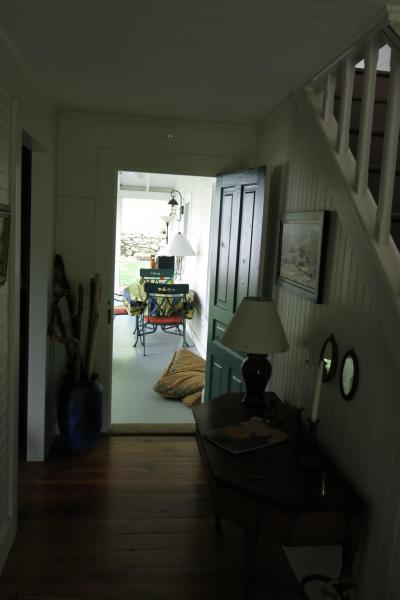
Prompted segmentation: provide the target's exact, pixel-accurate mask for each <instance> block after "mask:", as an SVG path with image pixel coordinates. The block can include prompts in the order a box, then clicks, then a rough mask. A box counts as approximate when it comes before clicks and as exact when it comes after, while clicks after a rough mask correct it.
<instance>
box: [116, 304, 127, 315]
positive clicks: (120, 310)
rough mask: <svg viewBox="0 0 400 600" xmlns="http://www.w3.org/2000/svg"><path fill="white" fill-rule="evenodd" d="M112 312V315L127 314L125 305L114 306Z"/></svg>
mask: <svg viewBox="0 0 400 600" xmlns="http://www.w3.org/2000/svg"><path fill="white" fill-rule="evenodd" d="M113 314H114V315H127V314H128V312H127V310H126V308H125V306H114V308H113Z"/></svg>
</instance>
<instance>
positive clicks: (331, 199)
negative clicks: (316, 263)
mask: <svg viewBox="0 0 400 600" xmlns="http://www.w3.org/2000/svg"><path fill="white" fill-rule="evenodd" d="M286 109H287V110H288V111H289V112H292V116H293V117H294V118H295V129H294V130H293V135H292V136H289V138H288V137H287V136H286V133H287V127H286V124H287V123H286V122H285V121H283V122H282V125H283V128H284V131H285V136H286V137H285V139H286V142H285V140H284V139H283V140H282V145H280V159H282V158H283V159H284V161H286V160H288V159H290V164H289V169H288V173H289V175H288V181H287V191H286V192H285V193H283V194H281V198H279V196H278V195H277V197H276V199H275V200H276V202H280V211H281V212H288V211H310V210H322V209H324V210H329V211H331V225H330V233H329V244H328V253H327V265H326V270H325V284H324V296H323V303H322V304H319V305H317V304H314V303H312V302H309V301H307V300H305V299H304V298H302V297H301V296H298V295H296V294H293V293H290V292H289V291H286V290H284V289H282V288H279V287H277V286H275V290H274V293H275V298H276V302H277V306H278V310H279V313H280V315H281V317H282V321H283V324H284V327H285V330H286V332H287V335H288V338H289V344H290V349H289V351H288V352H287V353H285V354H282V355H277V356H275V357H274V359H273V375H272V381H271V387H272V389H274V390H275V391H276V392H277V393H278V394H279V396H280V397H281V398H283V399H285V400H287V401H289V402H293V400H294V396H295V392H296V381H295V377H294V374H295V367H296V365H297V363H298V361H299V360H300V361H304V356H305V353H304V346H305V344H308V345H309V347H310V349H311V355H312V359H313V360H314V362H315V365H314V368H313V369H312V370H308V371H307V370H306V378H305V384H304V389H303V390H302V396H303V401H304V404H305V407H306V410H305V413H306V414H307V415H309V414H310V400H311V397H312V389H313V385H314V376H315V370H316V363H317V361H318V356H319V352H320V349H321V346H322V343H323V341H324V339H325V338H326V337H328V336H329V335H330V334H331V333H333V334H334V335H335V337H336V339H337V342H338V346H339V361H340V360H341V357H342V356H343V353H344V352H345V351H346V350H347V349H350V348H353V349H354V350H355V351H356V353H357V355H358V357H359V364H360V381H359V388H358V391H357V394H356V396H355V398H354V400H352V401H350V402H345V401H344V400H343V399H342V398H341V396H340V392H339V385H338V375H336V376H335V377H334V379H333V380H332V381H330V382H328V383H326V384H323V386H322V397H321V408H320V420H321V422H320V426H319V435H320V438H321V440H322V442H323V444H324V445H325V446H326V447H327V448H328V450H329V452H330V453H331V455H332V456H333V457H334V459H335V460H336V462H337V463H338V465H339V466H340V467H341V469H343V471H344V472H345V473H346V474H347V476H348V477H349V479H350V480H351V482H352V483H353V485H354V486H355V488H356V489H357V490H358V492H359V493H360V495H361V497H362V498H363V499H364V500H365V502H366V506H367V514H366V518H365V523H364V530H363V540H362V547H361V551H360V553H359V557H358V558H359V574H358V586H359V587H358V591H357V598H359V599H360V600H361V599H362V600H375V599H376V600H378V599H379V600H393V599H394V598H397V597H399V596H400V572H399V569H398V565H399V564H400V535H399V528H400V479H399V477H398V464H399V462H400V403H399V372H398V368H397V366H396V363H395V361H394V360H393V355H392V354H391V352H390V350H389V346H388V340H387V339H386V338H385V335H384V333H383V331H384V329H383V328H382V327H381V323H382V319H384V318H385V315H382V314H380V311H379V305H378V304H377V302H376V301H375V297H374V289H371V288H370V287H368V286H367V284H366V280H365V277H364V274H363V263H364V261H368V257H366V256H363V257H361V256H357V255H356V254H355V252H354V249H353V246H352V240H351V239H349V238H348V237H347V236H346V234H345V232H344V228H343V226H342V224H341V223H340V221H339V219H338V215H337V213H336V212H335V189H332V188H328V186H327V184H326V182H325V180H324V176H323V169H324V165H323V164H321V163H320V157H319V153H318V148H314V147H312V143H311V140H310V136H309V132H307V130H306V129H305V127H304V126H303V124H302V121H301V118H300V117H299V116H298V113H297V111H296V109H295V107H294V106H292V107H290V105H289V104H288V105H287V107H286ZM284 114H285V110H284V109H282V108H281V109H280V112H277V113H276V114H273V115H271V118H270V119H269V120H267V121H266V122H265V123H264V124H263V127H262V128H261V129H260V130H259V132H258V133H259V136H260V145H259V153H258V159H259V162H262V161H263V159H264V157H267V156H268V158H270V157H272V155H273V151H274V149H273V142H274V136H272V135H271V137H269V133H270V132H274V131H275V132H276V130H277V129H279V122H278V120H279V117H280V115H284ZM287 114H288V113H287ZM269 141H271V145H270V144H269ZM261 142H262V143H261ZM283 142H285V143H283ZM376 285H377V286H379V282H376ZM326 555H328V554H326ZM306 559H307V560H308V562H309V564H310V565H312V566H313V567H315V566H316V565H317V568H318V563H319V562H321V561H323V559H324V551H323V550H322V549H321V550H314V551H307V552H306ZM328 574H329V575H332V573H331V572H328ZM333 574H335V573H333Z"/></svg>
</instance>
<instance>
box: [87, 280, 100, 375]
mask: <svg viewBox="0 0 400 600" xmlns="http://www.w3.org/2000/svg"><path fill="white" fill-rule="evenodd" d="M100 301H101V280H100V275H99V273H96V275H95V276H94V278H93V279H91V280H90V308H89V324H88V336H87V346H86V363H85V374H86V377H87V378H88V379H91V378H92V377H93V365H94V351H95V347H96V341H97V333H98V329H99V322H100Z"/></svg>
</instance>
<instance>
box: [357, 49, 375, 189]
mask: <svg viewBox="0 0 400 600" xmlns="http://www.w3.org/2000/svg"><path fill="white" fill-rule="evenodd" d="M378 53H379V46H378V43H377V41H375V40H374V41H372V42H370V43H369V45H368V48H367V53H366V57H365V73H364V79H363V92H362V103H361V121H360V136H359V138H358V148H357V162H356V174H355V181H354V189H355V191H356V193H358V194H362V195H364V194H366V193H367V184H368V167H369V155H370V151H371V133H372V119H373V115H374V100H375V85H376V66H377V63H378Z"/></svg>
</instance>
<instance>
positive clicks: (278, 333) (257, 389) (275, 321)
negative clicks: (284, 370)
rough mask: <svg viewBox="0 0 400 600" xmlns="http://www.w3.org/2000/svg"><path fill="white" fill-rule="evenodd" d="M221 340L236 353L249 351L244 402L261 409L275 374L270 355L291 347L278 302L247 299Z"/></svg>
mask: <svg viewBox="0 0 400 600" xmlns="http://www.w3.org/2000/svg"><path fill="white" fill-rule="evenodd" d="M221 341H222V343H223V344H224V345H225V346H227V347H228V348H231V349H232V350H236V351H238V352H246V354H247V357H246V358H245V359H244V361H243V363H242V375H243V380H244V382H245V385H246V393H245V395H244V398H243V402H244V404H246V405H247V406H251V407H253V408H261V407H262V406H264V404H265V387H266V385H267V383H268V380H269V378H270V376H271V372H272V367H271V364H270V362H269V360H268V358H267V356H268V354H277V353H279V352H285V351H286V350H288V348H289V344H288V341H287V338H286V334H285V332H284V330H283V327H282V323H281V320H280V318H279V315H278V312H277V310H276V307H275V304H274V302H273V301H272V300H270V299H268V298H261V297H252V296H248V297H246V298H243V300H242V302H241V303H240V305H239V308H238V309H237V311H236V313H235V314H234V315H233V317H232V320H231V321H230V323H229V325H228V327H227V329H226V331H225V334H224V336H223V338H222V340H221Z"/></svg>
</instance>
